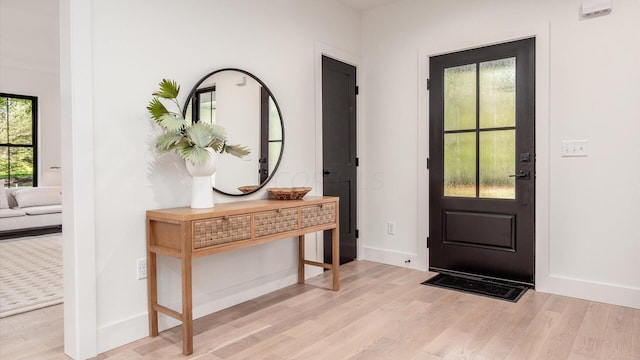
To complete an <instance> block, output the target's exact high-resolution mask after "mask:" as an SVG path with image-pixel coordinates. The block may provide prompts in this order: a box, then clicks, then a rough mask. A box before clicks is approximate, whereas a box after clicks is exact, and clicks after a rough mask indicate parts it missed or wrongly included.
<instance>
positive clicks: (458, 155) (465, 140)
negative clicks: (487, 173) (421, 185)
mask: <svg viewBox="0 0 640 360" xmlns="http://www.w3.org/2000/svg"><path fill="white" fill-rule="evenodd" d="M444 195H445V196H458V197H475V196H476V133H475V132H468V133H453V134H445V135H444Z"/></svg>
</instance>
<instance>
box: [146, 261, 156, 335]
mask: <svg viewBox="0 0 640 360" xmlns="http://www.w3.org/2000/svg"><path fill="white" fill-rule="evenodd" d="M156 256H157V255H156V254H155V253H152V252H150V251H149V252H147V272H148V274H147V291H148V294H147V296H149V301H148V303H149V336H151V337H155V336H158V311H157V310H156V309H155V305H156V304H158V281H157V277H156V268H157V265H156Z"/></svg>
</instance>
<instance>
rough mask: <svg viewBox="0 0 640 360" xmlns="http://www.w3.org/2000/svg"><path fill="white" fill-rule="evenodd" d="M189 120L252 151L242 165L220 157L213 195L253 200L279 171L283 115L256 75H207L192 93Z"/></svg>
mask: <svg viewBox="0 0 640 360" xmlns="http://www.w3.org/2000/svg"><path fill="white" fill-rule="evenodd" d="M184 118H185V119H191V121H193V122H198V121H204V122H207V123H210V124H218V125H221V126H223V127H224V128H225V129H226V130H227V138H228V139H229V144H240V145H244V146H246V147H248V148H249V150H250V151H251V153H250V154H249V155H247V156H245V157H243V158H241V159H240V158H237V157H235V156H220V157H218V163H217V169H216V173H215V174H214V175H213V176H212V184H213V190H215V191H217V192H219V193H222V194H225V195H232V196H240V195H247V194H251V193H254V192H256V191H258V189H260V188H262V187H263V186H264V185H265V184H266V183H267V182H268V181H269V180H270V179H271V178H272V177H273V174H275V172H276V170H277V169H278V165H279V164H280V159H281V158H282V149H283V148H284V127H283V124H282V114H281V112H280V107H279V106H278V103H277V102H276V99H275V97H274V96H273V94H272V93H271V90H269V88H268V87H267V85H265V84H264V83H263V82H262V81H261V80H260V79H258V78H257V77H256V76H254V75H253V74H251V73H249V72H247V71H244V70H240V69H221V70H216V71H214V72H212V73H210V74H208V75H206V76H205V77H203V78H202V79H200V81H198V82H197V83H196V85H195V86H194V87H193V89H192V90H191V92H190V93H189V98H188V102H187V107H186V108H185V113H184Z"/></svg>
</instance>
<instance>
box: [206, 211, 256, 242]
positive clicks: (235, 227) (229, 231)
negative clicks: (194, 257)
mask: <svg viewBox="0 0 640 360" xmlns="http://www.w3.org/2000/svg"><path fill="white" fill-rule="evenodd" d="M250 238H251V215H237V216H228V217H227V216H225V217H218V218H211V219H205V220H198V221H194V222H193V248H194V249H201V248H204V247H208V246H214V245H220V244H225V243H229V242H233V241H239V240H246V239H250Z"/></svg>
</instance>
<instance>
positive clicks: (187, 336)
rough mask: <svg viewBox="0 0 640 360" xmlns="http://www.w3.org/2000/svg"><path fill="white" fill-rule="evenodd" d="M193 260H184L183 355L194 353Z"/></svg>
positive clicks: (187, 258) (188, 258)
mask: <svg viewBox="0 0 640 360" xmlns="http://www.w3.org/2000/svg"><path fill="white" fill-rule="evenodd" d="M191 291H192V284H191V258H190V257H185V258H183V259H182V353H183V354H184V355H191V354H192V353H193V314H192V301H193V299H192V292H191Z"/></svg>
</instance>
